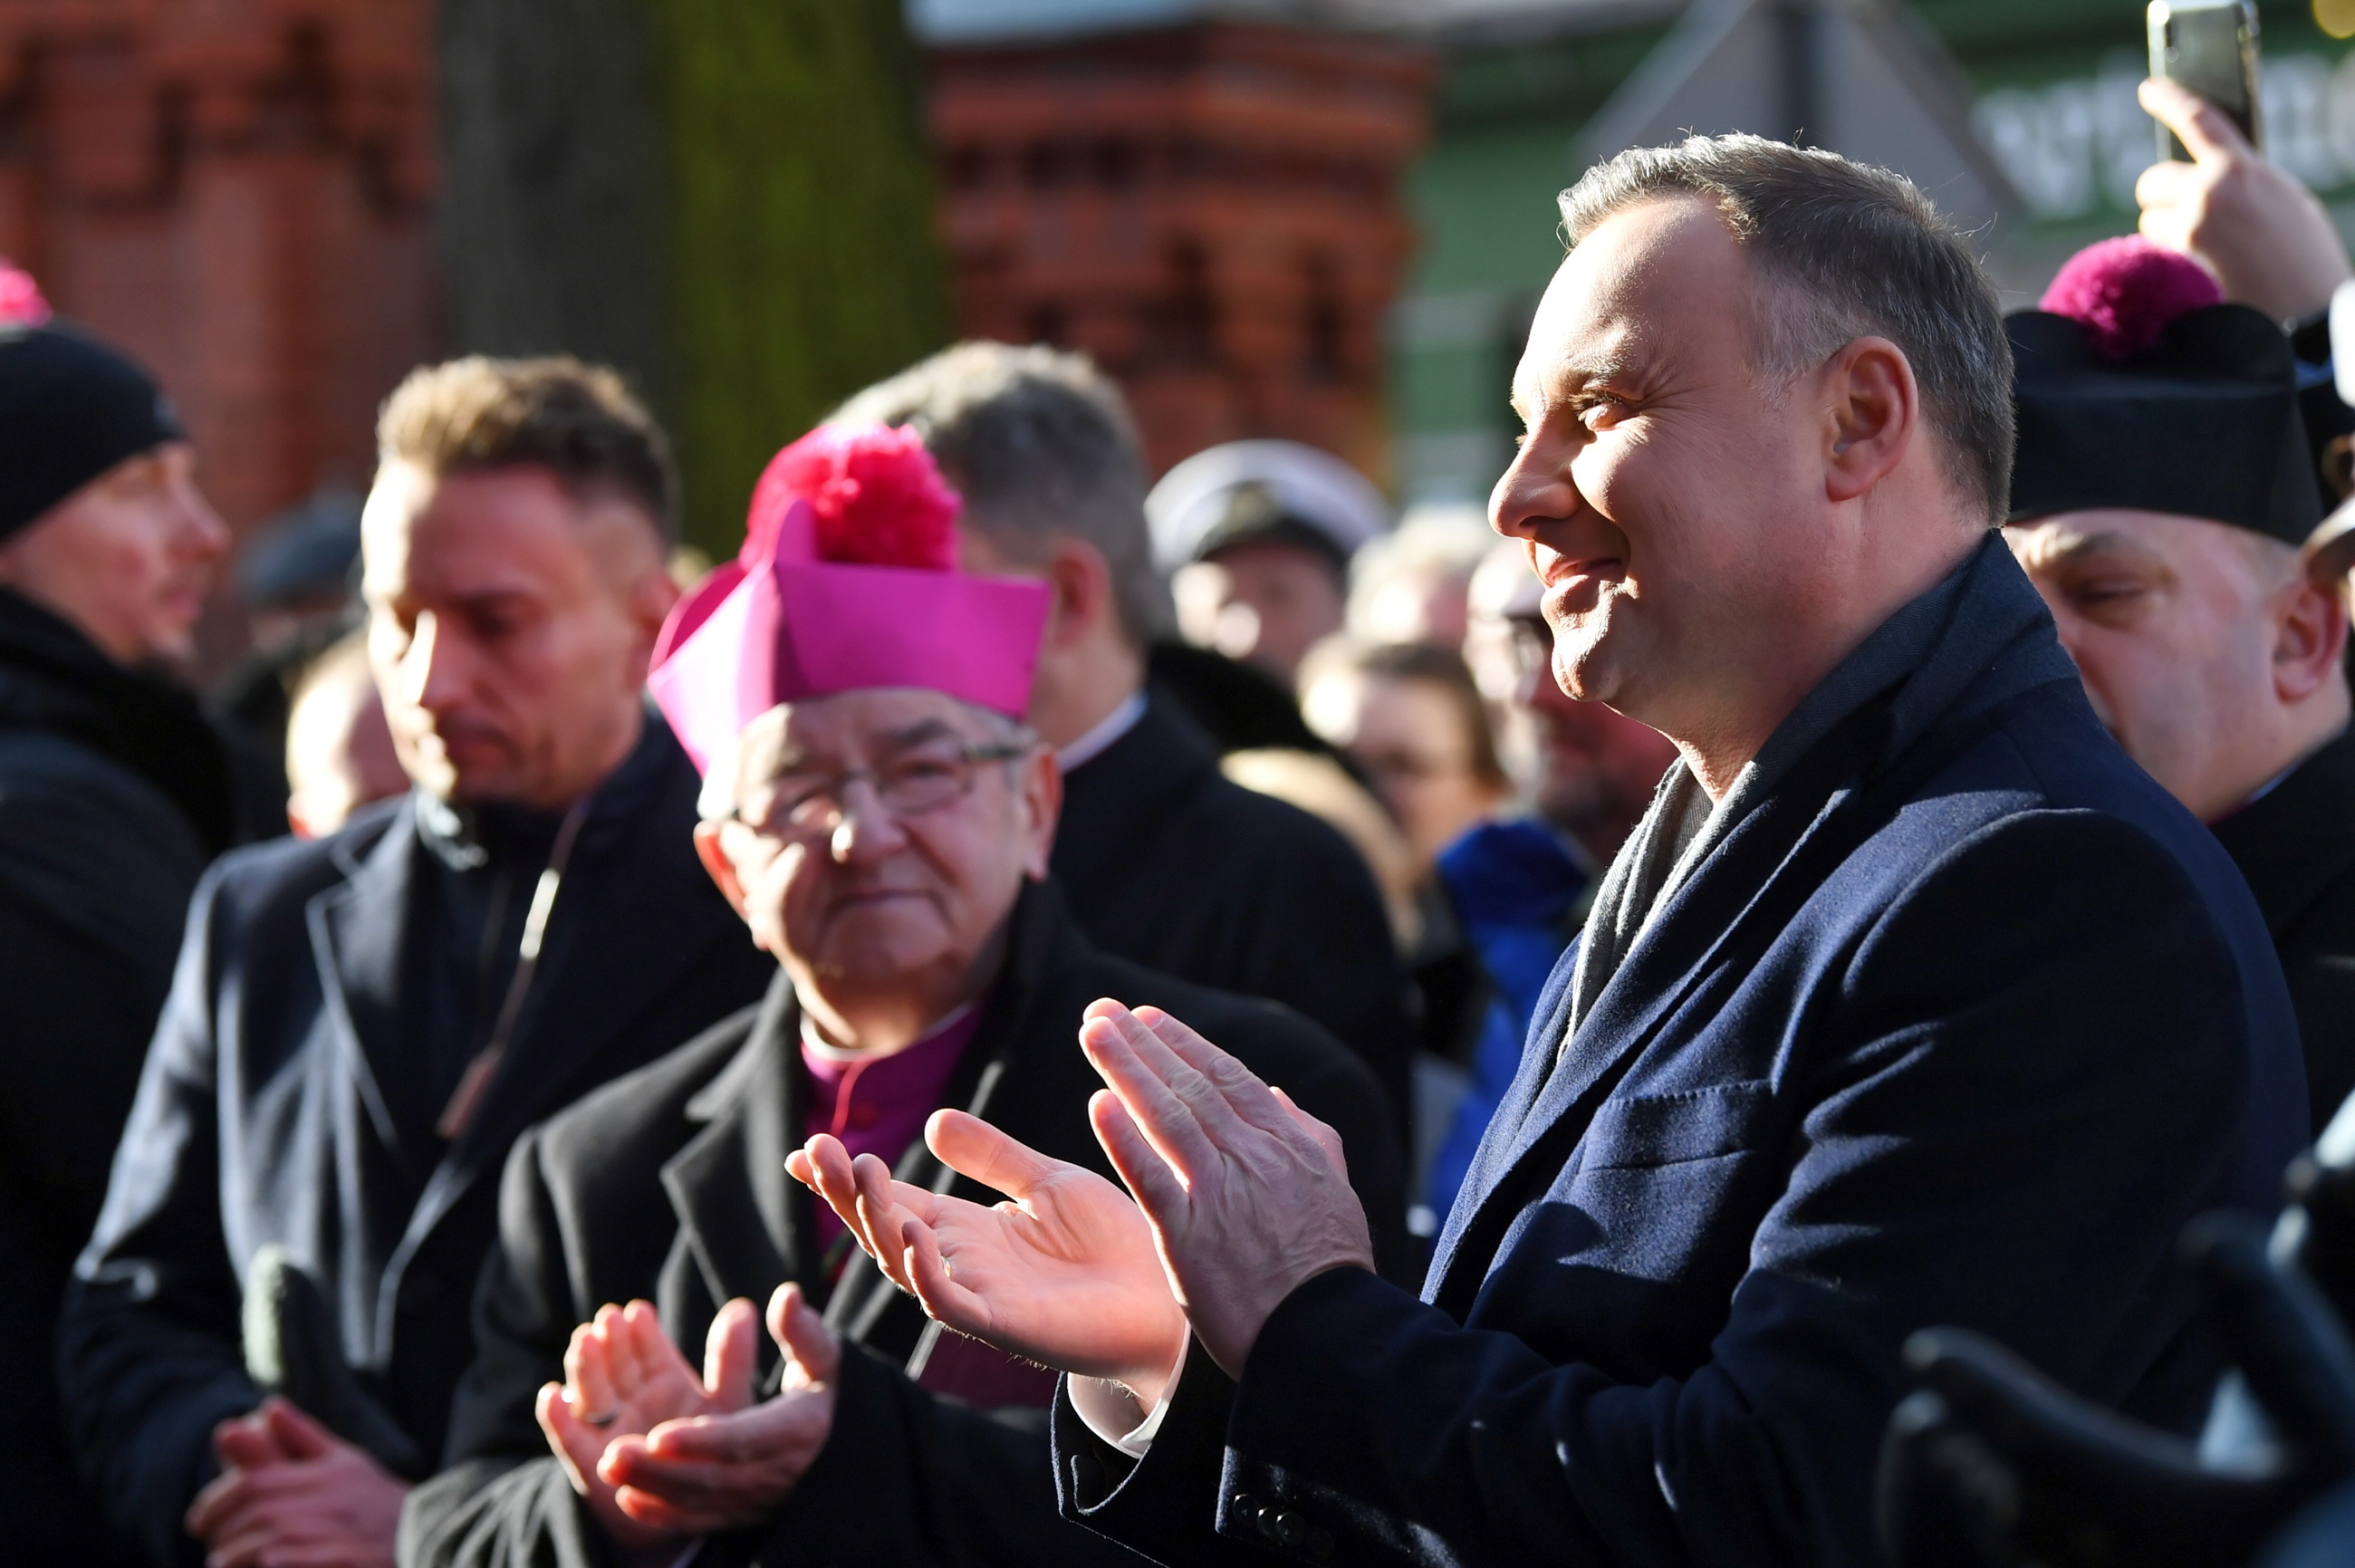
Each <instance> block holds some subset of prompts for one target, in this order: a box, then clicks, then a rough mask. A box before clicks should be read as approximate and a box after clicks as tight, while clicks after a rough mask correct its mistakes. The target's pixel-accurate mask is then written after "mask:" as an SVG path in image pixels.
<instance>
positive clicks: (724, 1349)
mask: <svg viewBox="0 0 2355 1568" xmlns="http://www.w3.org/2000/svg"><path fill="white" fill-rule="evenodd" d="M758 1316H759V1315H758V1314H757V1313H756V1312H755V1310H754V1308H753V1307H752V1304H751V1301H749V1300H746V1299H744V1298H742V1297H741V1296H740V1297H738V1298H737V1299H735V1300H733V1301H730V1302H729V1303H728V1304H727V1305H726V1306H724V1307H721V1308H720V1309H719V1315H718V1316H717V1317H714V1318H713V1319H712V1323H711V1331H710V1333H709V1336H708V1337H707V1339H706V1343H705V1348H704V1371H703V1375H702V1377H700V1378H698V1377H697V1376H696V1373H695V1371H694V1369H693V1368H691V1367H690V1366H688V1364H687V1360H686V1358H685V1357H684V1356H682V1355H680V1354H679V1351H678V1348H677V1346H675V1345H673V1344H672V1343H671V1340H670V1336H669V1335H667V1334H666V1333H665V1332H664V1331H663V1328H662V1323H661V1320H660V1319H659V1317H657V1316H656V1314H655V1309H654V1308H653V1307H651V1306H649V1305H648V1304H646V1303H645V1302H643V1301H634V1302H632V1303H631V1304H630V1305H629V1306H628V1307H603V1308H602V1309H600V1310H599V1312H598V1314H597V1317H596V1318H595V1319H594V1320H593V1321H591V1322H589V1323H584V1324H582V1325H581V1327H580V1328H577V1329H575V1330H573V1335H572V1343H571V1345H570V1348H569V1349H567V1350H566V1352H565V1381H564V1382H563V1383H562V1384H557V1383H549V1385H547V1386H546V1387H545V1388H543V1389H541V1390H540V1393H539V1403H538V1414H539V1423H540V1427H541V1429H542V1430H543V1431H544V1432H546V1433H547V1435H548V1440H549V1446H550V1447H551V1448H553V1449H554V1450H555V1451H556V1455H557V1457H558V1458H559V1460H560V1461H561V1462H562V1463H563V1465H564V1467H565V1472H566V1474H567V1475H568V1476H570V1478H571V1481H572V1486H573V1489H574V1490H575V1491H576V1492H578V1493H580V1494H581V1498H582V1499H584V1500H585V1501H586V1502H587V1504H588V1506H589V1510H590V1512H591V1515H593V1516H594V1517H595V1518H596V1520H597V1521H598V1522H599V1523H600V1524H601V1525H602V1526H603V1527H604V1529H605V1531H606V1532H607V1533H608V1534H609V1535H610V1536H612V1537H613V1541H614V1542H615V1544H617V1545H619V1546H621V1547H622V1548H623V1549H624V1551H625V1552H631V1553H633V1554H634V1555H649V1556H650V1554H653V1553H655V1552H666V1551H675V1550H676V1548H677V1546H678V1545H679V1544H680V1543H682V1542H684V1541H686V1540H687V1539H688V1538H690V1537H693V1536H698V1535H705V1534H709V1533H711V1532H713V1531H721V1530H731V1529H738V1528H741V1527H743V1526H746V1525H751V1524H755V1523H758V1522H759V1521H760V1520H762V1519H764V1518H765V1517H767V1516H768V1514H770V1513H771V1512H772V1511H773V1510H774V1509H775V1508H776V1507H777V1505H778V1504H779V1503H781V1502H783V1500H784V1499H785V1498H786V1497H787V1496H789V1495H790V1494H791V1493H792V1491H793V1488H794V1485H795V1484H796V1483H798V1482H799V1481H800V1479H801V1477H802V1475H803V1474H804V1473H805V1471H806V1470H807V1469H808V1468H809V1467H810V1465H811V1464H812V1462H814V1461H815V1459H816V1457H817V1455H818V1453H819V1451H820V1450H821V1449H823V1448H824V1447H825V1445H826V1436H827V1435H828V1433H829V1432H830V1431H831V1430H832V1426H833V1413H834V1394H833V1390H832V1382H833V1379H834V1377H835V1374H836V1371H837V1368H838V1367H839V1365H840V1361H841V1346H840V1344H839V1343H838V1342H837V1340H836V1339H835V1337H834V1335H833V1333H832V1331H831V1330H829V1329H828V1328H826V1324H825V1322H824V1320H823V1319H822V1318H820V1317H819V1316H818V1314H817V1313H816V1312H815V1310H813V1309H812V1308H811V1307H810V1306H809V1304H808V1302H807V1301H806V1300H805V1299H804V1297H803V1295H802V1291H801V1287H800V1286H799V1285H783V1286H781V1287H780V1288H779V1289H778V1291H777V1293H776V1294H775V1295H774V1296H772V1297H771V1298H770V1301H769V1311H768V1328H769V1333H770V1335H771V1337H772V1338H773V1339H775V1340H776V1342H777V1345H778V1347H779V1348H780V1349H783V1351H784V1353H785V1357H786V1364H785V1375H784V1382H783V1388H782V1390H781V1391H780V1392H779V1393H778V1395H777V1397H776V1398H774V1399H773V1400H769V1401H767V1402H765V1403H755V1401H754V1398H753V1388H752V1383H753V1377H754V1372H755V1369H756V1365H757V1360H756V1356H755V1349H756V1344H755V1339H754V1336H755V1334H756V1333H757V1332H758V1326H757V1322H756V1319H757V1317H758Z"/></svg>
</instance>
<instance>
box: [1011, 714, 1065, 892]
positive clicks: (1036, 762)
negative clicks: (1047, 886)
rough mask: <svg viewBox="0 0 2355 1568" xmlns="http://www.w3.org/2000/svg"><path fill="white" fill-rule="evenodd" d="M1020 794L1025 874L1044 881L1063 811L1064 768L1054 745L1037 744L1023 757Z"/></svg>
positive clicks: (1023, 869)
mask: <svg viewBox="0 0 2355 1568" xmlns="http://www.w3.org/2000/svg"><path fill="white" fill-rule="evenodd" d="M1021 796H1022V816H1023V827H1024V836H1025V840H1026V841H1025V843H1024V844H1023V847H1022V874H1023V875H1024V876H1026V877H1028V878H1029V879H1030V880H1032V881H1034V882H1043V881H1045V880H1047V866H1048V862H1049V861H1050V859H1053V857H1054V853H1055V822H1056V819H1057V818H1058V817H1060V816H1061V815H1062V811H1063V770H1062V769H1061V768H1060V767H1058V766H1057V765H1056V763H1055V753H1054V751H1053V749H1052V748H1051V747H1048V746H1039V747H1034V748H1033V749H1032V751H1031V752H1030V755H1029V756H1028V757H1026V758H1025V759H1023V763H1022V789H1021Z"/></svg>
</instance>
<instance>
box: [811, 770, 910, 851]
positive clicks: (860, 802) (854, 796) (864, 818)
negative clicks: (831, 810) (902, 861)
mask: <svg viewBox="0 0 2355 1568" xmlns="http://www.w3.org/2000/svg"><path fill="white" fill-rule="evenodd" d="M907 844H908V835H907V831H906V830H905V829H904V828H902V827H900V818H899V816H898V815H897V814H896V813H894V812H893V811H892V810H891V808H890V806H887V805H884V804H883V797H882V796H881V795H879V794H877V793H876V790H875V786H874V785H873V784H870V783H868V781H867V780H865V779H863V778H854V779H847V780H845V781H844V782H843V786H842V820H840V821H839V822H837V823H836V824H835V825H834V834H833V836H832V837H830V838H829V839H828V840H827V842H826V848H827V849H828V850H829V851H830V852H831V853H832V854H833V856H834V860H835V864H837V865H838V866H866V865H873V864H874V863H875V862H877V861H879V860H883V859H889V858H890V857H891V856H893V855H896V854H898V853H899V852H900V850H901V849H903V848H907Z"/></svg>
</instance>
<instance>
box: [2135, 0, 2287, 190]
mask: <svg viewBox="0 0 2355 1568" xmlns="http://www.w3.org/2000/svg"><path fill="white" fill-rule="evenodd" d="M2146 16H2147V20H2148V24H2149V28H2150V74H2151V75H2153V76H2163V77H2166V78H2168V79H2169V80H2174V81H2179V82H2180V83H2182V84H2183V85H2184V86H2185V87H2188V88H2190V90H2191V91H2194V92H2196V93H2198V94H2199V95H2200V97H2202V98H2204V99H2206V100H2207V101H2209V102H2211V103H2212V104H2214V105H2215V106H2216V107H2217V108H2219V109H2221V110H2222V111H2223V112H2225V114H2226V115H2227V116H2229V117H2230V118H2231V119H2232V123H2234V124H2235V125H2237V126H2239V127H2240V129H2241V133H2242V134H2243V135H2244V136H2246V137H2247V138H2248V139H2249V144H2250V145H2251V146H2253V147H2261V146H2263V145H2264V140H2263V132H2264V127H2263V125H2262V124H2261V123H2259V115H2258V112H2257V7H2256V5H2255V4H2254V0H2150V6H2149V9H2148V11H2147V13H2146ZM2158 155H2159V157H2160V158H2161V159H2162V160H2166V159H2172V160H2173V161H2175V162H2177V163H2188V162H2190V156H2191V155H2190V154H2189V153H2187V152H2185V151H2184V150H2183V144H2182V143H2181V142H2179V141H2178V140H2176V138H2175V133H2173V132H2172V131H2169V129H2168V128H2167V127H2166V126H2164V125H2161V126H2160V127H2159V128H2158Z"/></svg>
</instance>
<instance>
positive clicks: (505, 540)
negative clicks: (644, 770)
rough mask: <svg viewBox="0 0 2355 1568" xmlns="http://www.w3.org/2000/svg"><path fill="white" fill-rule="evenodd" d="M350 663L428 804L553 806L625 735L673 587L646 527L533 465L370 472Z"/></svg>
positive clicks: (597, 776) (591, 782) (639, 517)
mask: <svg viewBox="0 0 2355 1568" xmlns="http://www.w3.org/2000/svg"><path fill="white" fill-rule="evenodd" d="M360 539H361V548H362V551H363V553H364V555H365V558H366V562H367V564H366V568H365V575H364V576H363V578H362V592H363V595H364V597H365V598H366V600H367V602H368V658H369V662H370V663H371V665H372V666H373V667H374V668H375V671H376V680H377V686H378V689H379V690H380V691H381V692H382V693H383V695H384V707H385V719H386V720H387V721H388V723H389V725H390V727H391V730H392V738H393V743H394V745H395V747H396V748H397V749H398V750H399V752H400V762H401V766H402V767H403V768H404V769H406V770H407V772H408V773H409V775H410V778H412V779H414V780H416V781H417V783H418V784H420V785H421V786H422V787H423V788H425V789H426V790H429V791H431V792H432V794H434V795H439V796H441V797H442V798H443V799H445V800H451V801H456V802H461V803H465V802H474V801H488V800H512V801H520V802H523V803H525V804H527V805H538V806H548V807H553V806H559V805H567V804H569V803H570V802H571V801H573V800H576V799H578V798H580V796H581V795H585V794H586V793H588V791H590V790H591V789H593V788H595V787H596V785H597V784H598V782H599V781H600V780H602V778H603V777H604V776H605V775H606V774H607V773H611V772H612V771H613V768H614V767H615V766H616V765H617V764H618V763H620V762H621V761H622V759H623V757H625V756H627V755H628V754H629V752H630V748H631V747H632V746H634V744H635V743H636V741H637V736H638V729H639V725H640V723H641V715H642V709H641V708H640V704H639V688H641V687H642V686H643V685H644V684H645V677H646V661H647V658H648V656H649V655H650V654H651V653H652V651H653V647H654V639H655V634H656V633H657V632H658V631H660V630H661V627H662V620H663V616H664V615H665V614H666V613H668V611H669V609H670V606H671V603H673V601H675V600H676V599H677V597H678V591H677V587H676V586H675V585H674V584H673V583H672V582H671V581H670V579H669V577H668V576H667V575H666V573H665V572H664V571H663V561H662V548H661V542H660V539H659V537H658V536H657V534H656V532H655V528H654V526H653V524H652V523H651V522H649V521H648V520H647V519H646V517H645V515H644V514H643V513H642V512H640V511H639V510H638V508H637V507H636V506H635V505H634V503H632V502H630V501H627V500H624V499H623V498H621V497H620V496H606V495H596V496H590V497H588V498H586V499H581V498H576V497H574V496H572V495H570V493H569V492H567V491H566V489H565V488H564V486H563V485H561V484H559V482H558V481H557V479H556V476H555V475H552V474H550V473H549V472H548V471H546V470H545V469H541V468H537V467H529V466H517V467H512V468H500V469H493V470H490V471H487V472H484V473H463V474H452V475H443V476H441V477H439V478H437V477H435V476H434V475H430V474H428V473H426V472H425V471H424V470H422V469H421V468H418V467H415V466H413V465H411V464H401V463H395V464H388V465H387V466H386V467H385V469H384V470H383V471H382V472H381V473H379V474H378V475H377V483H376V488H375V489H374V491H372V492H371V493H370V495H369V496H368V507H367V510H366V512H365V513H364V514H363V515H362V518H361V527H360Z"/></svg>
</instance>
